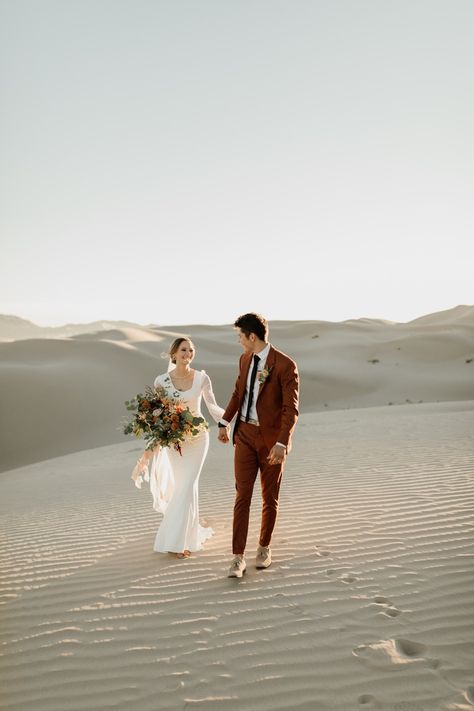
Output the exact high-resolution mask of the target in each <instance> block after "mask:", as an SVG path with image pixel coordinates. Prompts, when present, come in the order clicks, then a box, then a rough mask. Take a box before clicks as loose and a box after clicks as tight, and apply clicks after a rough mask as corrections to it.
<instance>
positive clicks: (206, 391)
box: [202, 373, 224, 422]
mask: <svg viewBox="0 0 474 711" xmlns="http://www.w3.org/2000/svg"><path fill="white" fill-rule="evenodd" d="M202 394H203V397H204V402H205V403H206V405H207V409H208V410H209V413H210V415H211V417H212V418H213V419H214V420H215V421H216V422H219V420H220V419H221V417H222V415H223V414H224V408H223V407H219V405H218V404H217V402H216V398H215V396H214V392H213V390H212V383H211V379H210V378H209V376H208V375H207V374H206V373H204V377H203V383H202Z"/></svg>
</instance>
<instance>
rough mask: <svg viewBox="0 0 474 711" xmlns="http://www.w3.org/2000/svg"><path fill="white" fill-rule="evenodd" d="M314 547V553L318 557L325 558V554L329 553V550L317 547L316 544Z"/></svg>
mask: <svg viewBox="0 0 474 711" xmlns="http://www.w3.org/2000/svg"><path fill="white" fill-rule="evenodd" d="M314 549H315V551H316V555H318V556H320V557H323V558H327V556H329V555H331V551H327V550H322V549H320V548H318V546H315V547H314Z"/></svg>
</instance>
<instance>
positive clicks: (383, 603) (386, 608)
mask: <svg viewBox="0 0 474 711" xmlns="http://www.w3.org/2000/svg"><path fill="white" fill-rule="evenodd" d="M374 603H375V604H376V605H379V606H380V607H382V608H383V609H382V610H381V613H382V614H383V615H386V616H387V617H398V615H399V614H400V610H398V609H397V608H396V607H394V605H393V602H391V601H390V600H388V599H387V598H386V597H383V595H377V596H376V597H374Z"/></svg>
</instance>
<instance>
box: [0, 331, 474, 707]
mask: <svg viewBox="0 0 474 711" xmlns="http://www.w3.org/2000/svg"><path fill="white" fill-rule="evenodd" d="M67 345H69V346H70V345H71V344H70V343H69V344H67ZM76 345H77V344H76ZM81 345H82V344H81ZM43 347H46V346H43ZM103 347H104V348H106V349H111V346H110V345H109V344H105V345H103ZM106 353H107V355H108V356H109V355H110V353H109V351H106ZM473 431H474V402H473V401H470V402H469V401H466V402H462V403H439V404H414V405H402V406H392V407H387V406H385V407H374V408H365V409H353V410H346V411H333V412H319V413H307V414H304V415H303V416H302V417H301V419H300V421H299V424H298V427H297V429H296V432H295V445H294V449H293V452H292V454H291V457H290V458H289V460H288V467H287V470H286V472H285V476H284V484H283V489H282V501H281V512H280V517H279V521H278V524H277V529H276V532H275V537H274V543H273V548H274V559H275V560H274V564H273V565H272V567H271V568H269V569H268V570H265V571H257V570H255V569H254V568H253V566H252V565H249V568H248V572H247V574H246V576H244V578H243V579H242V580H241V581H236V580H229V579H227V578H226V577H225V572H226V567H227V563H228V560H229V553H230V550H229V545H230V528H231V514H232V503H233V481H232V473H231V472H232V461H231V457H232V451H231V449H230V448H229V447H223V446H222V445H219V444H218V443H217V442H216V441H215V440H214V439H213V441H212V445H211V449H210V454H209V458H208V460H207V462H206V467H205V471H204V472H203V476H202V479H201V514H202V517H203V519H204V520H206V521H207V522H208V523H209V524H210V525H212V526H213V527H214V529H215V532H216V533H215V536H214V537H213V538H212V539H211V540H210V541H209V543H208V544H207V546H206V549H205V550H204V551H202V552H201V553H198V554H196V555H194V556H193V557H192V558H190V559H189V560H185V561H179V560H176V559H174V558H171V557H169V556H166V555H161V554H155V553H153V552H152V546H153V540H154V534H155V531H156V528H157V526H158V523H159V520H160V516H159V515H158V514H157V513H156V512H154V511H153V510H152V508H151V499H150V495H149V492H147V490H146V489H145V488H143V489H142V490H140V491H138V490H137V489H136V488H135V487H134V486H133V484H132V482H131V481H130V478H129V477H130V471H131V469H132V466H133V463H134V461H135V459H136V457H137V455H138V453H139V450H140V447H139V444H138V443H133V442H124V443H122V444H119V445H111V446H106V447H101V448H98V449H94V450H89V451H84V452H80V453H76V454H70V455H68V456H64V457H59V458H56V459H53V460H50V461H47V462H43V463H40V464H34V465H30V466H27V467H23V468H19V469H16V470H14V471H10V472H5V473H4V474H3V475H2V478H1V480H0V496H1V499H2V502H3V504H4V507H5V510H6V512H7V513H5V515H4V517H3V520H2V526H3V531H4V544H3V546H2V557H1V560H0V571H1V576H0V580H1V582H0V595H1V597H0V602H2V603H3V605H2V606H1V607H0V614H1V618H2V619H1V629H2V632H1V642H2V647H1V649H2V651H1V662H0V665H1V669H2V671H1V674H2V683H1V688H2V693H3V701H2V708H3V709H5V711H7V710H8V711H27V710H28V711H30V709H32V708H34V709H35V710H36V711H56V710H57V711H79V710H82V709H94V711H101V710H102V709H106V708H114V709H123V710H124V711H125V710H126V711H129V709H134V711H148V710H150V711H151V710H153V711H155V710H156V709H160V711H166V710H167V709H169V710H170V711H171V710H173V711H174V710H175V709H193V708H196V709H205V710H206V711H210V710H212V709H216V710H217V711H221V709H227V708H229V709H238V710H239V711H240V710H242V711H248V710H249V709H251V710H252V711H267V710H268V711H269V710H270V709H272V710H279V709H281V710H282V711H283V710H284V711H287V710H288V709H299V710H300V711H314V710H316V709H317V710H318V711H319V710H323V711H329V710H331V711H358V710H360V709H382V710H383V711H469V710H471V709H472V708H473V707H474V675H473V669H474V647H473V644H472V640H473V634H474V624H473V620H474V603H473V596H472V589H473V582H474V556H473V546H472V543H473V539H472V534H473V529H472V520H473V519H472V515H473V512H474V496H473V495H474V482H473V478H472V472H473V450H472V432H473ZM258 523H259V497H258V495H257V496H256V499H255V503H254V507H253V510H252V518H251V527H250V536H249V544H250V548H249V551H248V553H249V562H250V563H251V555H252V552H253V548H254V545H255V543H256V539H257V531H258Z"/></svg>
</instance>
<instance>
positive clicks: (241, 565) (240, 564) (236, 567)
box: [227, 555, 247, 578]
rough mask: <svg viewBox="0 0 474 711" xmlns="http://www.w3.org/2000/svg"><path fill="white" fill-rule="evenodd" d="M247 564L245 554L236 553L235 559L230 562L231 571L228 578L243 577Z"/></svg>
mask: <svg viewBox="0 0 474 711" xmlns="http://www.w3.org/2000/svg"><path fill="white" fill-rule="evenodd" d="M246 567H247V565H246V563H245V559H244V557H243V556H240V555H236V556H235V557H234V560H233V561H232V563H231V564H230V568H229V573H228V574H227V577H228V578H241V577H242V575H243V574H244V573H245V569H246Z"/></svg>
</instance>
